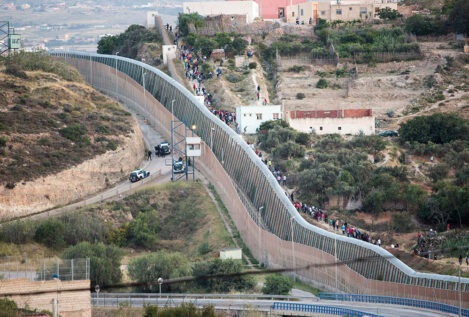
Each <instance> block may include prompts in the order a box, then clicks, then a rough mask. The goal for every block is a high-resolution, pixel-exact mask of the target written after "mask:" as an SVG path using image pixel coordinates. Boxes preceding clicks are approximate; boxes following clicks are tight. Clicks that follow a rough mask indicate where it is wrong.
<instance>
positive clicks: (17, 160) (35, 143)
mask: <svg viewBox="0 0 469 317" xmlns="http://www.w3.org/2000/svg"><path fill="white" fill-rule="evenodd" d="M0 68H1V65H0ZM70 71H73V69H71V70H70ZM26 74H27V78H26V79H22V78H18V77H16V76H14V75H7V74H5V73H3V72H0V92H1V95H0V112H1V113H2V115H1V116H0V137H1V138H3V139H4V140H5V141H6V144H5V145H4V146H3V147H1V146H0V176H1V177H0V184H7V183H11V184H14V183H17V182H22V181H28V180H33V179H36V178H38V177H41V176H46V175H49V174H54V173H57V172H59V171H61V170H64V169H67V168H69V167H71V166H74V165H77V164H79V163H81V162H83V161H85V160H88V159H91V158H93V157H95V156H96V155H99V154H103V153H105V152H106V151H108V150H115V149H116V148H117V146H118V145H119V144H120V143H121V140H122V138H123V137H125V136H126V135H128V134H129V133H130V132H131V117H130V114H129V113H127V112H126V111H125V110H124V109H123V108H122V107H121V106H120V105H118V104H117V103H115V102H113V101H112V100H111V99H109V98H107V97H104V96H103V95H101V94H100V93H98V92H97V91H95V90H94V89H92V88H91V87H90V86H88V85H86V84H84V83H83V82H73V81H64V80H63V79H62V78H61V77H60V76H59V75H57V74H53V73H46V72H42V71H32V72H29V71H28V72H26ZM67 127H69V128H70V127H80V129H81V130H80V131H81V134H80V135H77V136H75V137H70V136H69V137H68V138H67V137H65V136H64V134H63V133H61V130H62V129H64V128H67ZM62 132H63V131H62Z"/></svg>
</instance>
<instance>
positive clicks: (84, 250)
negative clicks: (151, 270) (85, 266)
mask: <svg viewBox="0 0 469 317" xmlns="http://www.w3.org/2000/svg"><path fill="white" fill-rule="evenodd" d="M122 255H123V254H122V251H121V250H120V249H119V248H118V247H115V246H110V245H104V244H103V243H96V244H92V243H89V242H81V243H79V244H77V245H75V246H73V247H70V248H68V249H67V250H65V252H64V253H63V255H62V257H63V258H64V259H78V258H90V279H91V285H92V286H94V285H99V286H106V285H112V284H117V283H119V282H120V281H121V279H122V272H121V268H120V266H121V259H122Z"/></svg>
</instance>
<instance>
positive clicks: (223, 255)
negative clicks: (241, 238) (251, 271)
mask: <svg viewBox="0 0 469 317" xmlns="http://www.w3.org/2000/svg"><path fill="white" fill-rule="evenodd" d="M220 259H222V260H226V259H233V260H242V259H243V250H241V249H239V248H233V249H223V250H221V251H220Z"/></svg>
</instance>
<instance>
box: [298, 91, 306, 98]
mask: <svg viewBox="0 0 469 317" xmlns="http://www.w3.org/2000/svg"><path fill="white" fill-rule="evenodd" d="M305 97H306V96H305V94H304V93H302V92H299V93H297V94H296V99H299V100H302V99H305Z"/></svg>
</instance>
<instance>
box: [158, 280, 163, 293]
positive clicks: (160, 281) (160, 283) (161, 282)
mask: <svg viewBox="0 0 469 317" xmlns="http://www.w3.org/2000/svg"><path fill="white" fill-rule="evenodd" d="M162 284H163V278H162V277H159V278H158V285H159V287H160V298H161V285H162Z"/></svg>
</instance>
